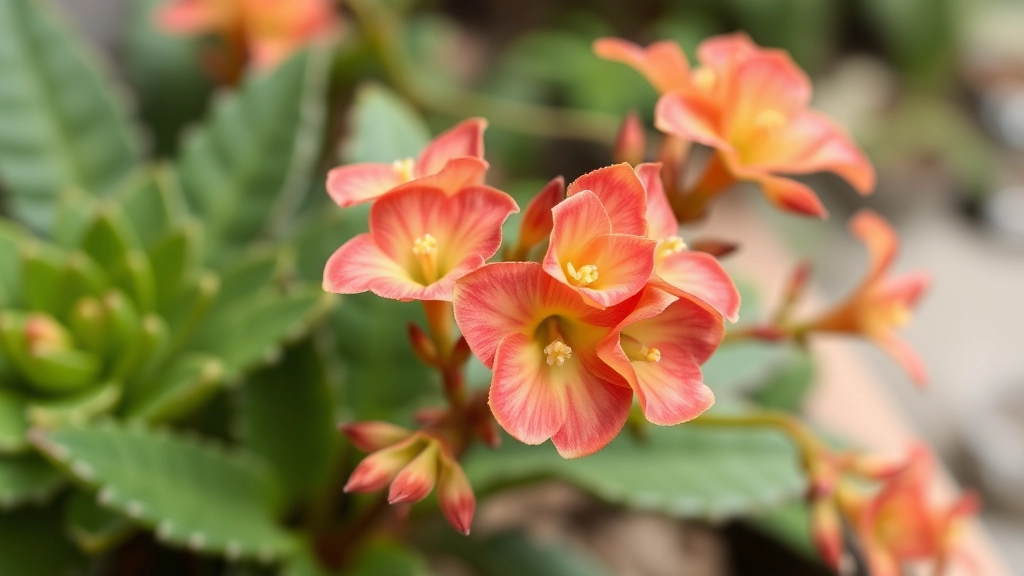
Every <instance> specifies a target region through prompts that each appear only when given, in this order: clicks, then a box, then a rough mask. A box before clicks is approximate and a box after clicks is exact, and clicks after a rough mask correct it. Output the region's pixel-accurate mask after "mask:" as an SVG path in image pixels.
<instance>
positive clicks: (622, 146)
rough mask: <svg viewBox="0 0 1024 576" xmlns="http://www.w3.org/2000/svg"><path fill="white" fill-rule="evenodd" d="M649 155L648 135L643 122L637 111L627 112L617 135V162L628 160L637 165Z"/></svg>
mask: <svg viewBox="0 0 1024 576" xmlns="http://www.w3.org/2000/svg"><path fill="white" fill-rule="evenodd" d="M646 155H647V135H646V134H645V133H644V127H643V124H641V123H640V117H639V116H637V114H636V112H632V111H631V112H630V113H629V114H626V117H625V118H624V119H623V120H622V126H621V127H620V128H619V133H618V135H617V136H616V137H615V149H614V151H613V156H614V160H615V162H616V163H621V162H627V163H629V164H630V165H631V166H636V165H637V164H641V163H643V161H644V157H645V156H646Z"/></svg>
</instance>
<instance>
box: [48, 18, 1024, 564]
mask: <svg viewBox="0 0 1024 576" xmlns="http://www.w3.org/2000/svg"><path fill="white" fill-rule="evenodd" d="M61 2H62V3H63V4H64V5H65V7H66V8H67V9H68V12H69V13H70V14H71V15H73V17H74V18H75V19H76V20H78V21H79V23H80V25H81V27H83V28H84V29H85V30H86V31H87V32H88V33H89V34H90V35H91V36H93V37H95V38H96V40H97V41H98V42H99V43H101V44H102V46H103V47H104V48H105V50H106V51H107V53H108V54H109V55H110V56H111V58H112V61H113V62H114V63H115V67H116V68H117V70H118V71H119V72H120V73H121V75H122V76H123V77H124V78H125V79H126V80H127V81H130V82H131V83H132V84H134V87H135V89H136V91H137V92H138V93H139V94H140V102H139V106H140V114H141V115H142V116H144V117H146V118H147V119H148V120H149V123H150V124H151V125H152V126H154V127H155V128H156V129H155V131H154V140H153V144H154V146H155V147H156V149H157V150H159V151H165V152H169V151H172V150H173V149H174V146H175V142H176V136H177V135H176V133H174V131H165V130H162V129H161V128H160V127H161V126H162V125H165V124H166V125H169V126H173V125H176V124H177V123H178V119H181V118H196V117H199V116H201V114H202V111H203V107H204V104H203V103H204V102H205V97H206V95H207V93H208V91H209V86H207V85H205V84H204V83H203V82H202V80H201V79H199V78H197V77H195V75H194V74H188V73H183V72H181V70H183V69H184V68H182V69H177V68H174V67H170V68H168V69H166V70H158V71H152V70H150V71H145V70H139V69H138V67H137V66H135V65H134V62H133V51H132V50H131V49H128V48H126V47H138V46H148V47H149V48H150V49H154V50H165V51H167V52H168V53H169V54H172V55H173V56H176V57H179V59H180V60H181V61H187V59H188V58H189V57H191V56H192V54H191V53H189V52H188V51H187V50H185V49H183V48H182V47H180V46H178V45H176V44H174V43H169V42H166V41H165V40H164V39H161V38H159V37H156V36H155V35H154V34H153V33H151V32H150V33H145V32H140V33H138V37H135V38H125V37H124V36H123V35H122V34H121V31H122V30H123V29H124V22H125V21H126V20H130V19H141V20H140V21H142V20H145V18H146V16H145V15H146V14H147V11H148V8H149V7H150V6H152V5H153V4H154V1H153V0H138V2H128V1H126V0H61ZM389 3H390V4H393V5H398V6H409V7H411V9H412V11H411V16H410V19H409V34H408V36H407V38H406V41H407V42H408V43H409V45H411V46H412V47H413V48H414V51H413V53H414V54H415V57H416V58H417V63H418V65H417V67H416V69H415V70H411V71H409V75H410V78H408V79H407V80H408V81H409V82H410V84H411V85H413V86H416V87H417V90H422V91H423V94H441V95H442V96H436V95H435V96H424V99H425V100H427V101H430V102H432V103H433V104H437V106H435V107H436V108H442V110H441V111H440V113H438V114H434V115H432V116H431V120H432V122H435V123H436V126H435V127H443V126H446V125H449V124H451V123H452V122H453V121H454V120H455V117H456V116H457V115H460V114H465V115H469V114H484V115H488V116H491V117H492V130H491V131H490V133H489V135H488V146H489V151H488V152H489V154H488V155H489V156H490V157H492V158H498V159H500V162H499V165H498V169H499V170H500V171H501V172H503V173H504V174H508V175H515V179H511V180H510V182H509V186H510V187H521V188H522V189H531V187H533V188H532V189H537V187H538V183H539V182H541V181H543V180H546V179H547V178H549V177H550V176H551V175H554V174H557V173H564V174H566V175H567V176H570V177H572V176H574V175H576V174H578V173H581V172H583V171H585V170H588V169H591V168H593V167H595V166H597V165H600V164H605V163H607V162H608V161H609V157H608V149H607V145H603V144H601V143H599V142H598V141H599V140H600V139H601V138H600V137H601V135H608V134H609V130H612V131H613V130H614V127H615V125H616V123H617V121H618V118H619V117H621V115H622V114H623V113H624V112H625V111H626V110H628V109H631V108H632V109H637V110H638V111H639V112H640V113H641V115H642V116H644V117H645V118H646V120H647V122H648V125H649V123H650V119H651V113H652V109H653V105H654V102H655V98H656V97H655V94H654V92H653V91H652V90H651V89H650V88H648V87H647V85H646V83H645V82H643V81H642V80H641V79H640V77H639V76H638V75H636V74H635V73H634V72H632V71H631V70H628V69H627V68H625V67H624V66H620V65H615V64H609V63H603V62H600V61H598V60H597V59H596V58H595V57H593V56H592V55H591V53H590V49H589V45H590V41H591V40H592V39H593V38H595V37H598V36H602V35H611V34H614V35H622V36H626V37H629V38H631V39H634V40H637V41H641V42H648V41H652V40H656V39H660V38H672V39H676V40H678V41H679V42H680V43H681V44H682V45H683V46H684V48H686V49H687V51H688V52H689V53H691V54H692V51H693V47H694V46H695V45H696V43H697V42H698V41H699V40H700V39H701V38H704V37H706V36H708V35H711V34H715V33H720V32H729V31H733V30H738V29H739V30H746V31H747V32H749V33H750V34H751V36H752V37H753V38H754V39H755V40H756V41H757V42H759V43H761V44H765V45H772V46H780V47H783V48H786V49H788V50H790V51H791V52H792V54H793V56H794V57H795V59H796V60H797V61H798V62H799V63H800V64H802V65H803V66H804V67H805V68H806V69H807V70H808V71H809V72H810V73H811V74H812V75H813V76H814V78H815V85H816V105H817V106H818V107H819V108H821V109H823V110H825V111H827V112H829V113H830V114H832V115H834V116H835V117H837V118H838V119H839V120H840V121H841V122H842V123H843V124H845V125H846V126H847V127H848V128H849V129H850V130H851V131H852V132H853V133H854V135H855V136H856V138H857V139H858V140H859V141H860V142H862V143H863V144H864V146H865V147H866V149H867V150H868V152H869V154H870V156H871V157H872V159H873V161H874V162H875V163H876V165H877V166H878V169H879V172H880V176H881V178H880V185H879V190H878V192H877V193H876V195H875V196H874V197H872V198H870V199H867V200H864V199H861V198H859V197H856V195H854V194H853V193H852V192H851V191H850V190H848V189H846V188H845V186H843V185H842V183H840V182H839V181H838V180H837V179H834V178H827V177H824V178H820V179H816V182H817V184H818V188H819V189H821V190H822V195H823V197H824V199H825V203H826V205H828V206H829V207H830V209H831V210H832V213H833V218H832V219H831V220H830V221H829V222H825V223H821V222H809V221H806V220H801V219H798V218H794V217H790V216H785V215H775V214H771V213H770V212H769V211H767V210H764V212H765V214H766V215H767V217H768V218H770V219H771V221H772V223H773V225H774V227H775V228H776V230H778V233H779V234H780V235H781V236H782V237H784V238H785V240H786V242H787V244H788V245H789V246H790V247H791V249H792V250H793V251H794V252H795V253H798V254H801V255H804V256H806V257H808V258H810V259H811V260H813V261H814V263H815V265H816V267H815V269H816V272H817V281H818V288H819V291H820V293H821V295H822V296H823V298H825V299H832V298H838V297H839V296H841V295H842V294H843V292H844V291H845V290H846V289H848V288H849V287H850V286H851V285H852V284H853V283H855V282H856V281H857V278H858V276H859V275H860V274H861V272H862V263H863V254H862V251H861V250H862V248H861V247H860V246H859V245H857V244H856V243H855V242H853V241H852V239H851V238H850V237H849V236H848V235H847V234H846V232H845V229H844V221H845V219H846V217H847V216H848V215H849V214H851V213H852V212H853V211H854V210H856V209H857V208H858V207H861V206H865V205H867V206H871V207H874V208H875V209H877V210H879V211H881V212H882V213H883V214H885V215H886V216H888V217H889V218H891V219H892V220H893V222H894V223H895V224H896V226H897V227H898V229H899V230H900V232H901V234H902V237H903V252H902V256H901V258H900V261H899V264H898V267H899V269H900V270H911V269H919V268H920V269H928V270H930V271H931V272H932V273H933V274H934V278H935V286H934V289H933V290H932V291H931V293H930V294H929V295H928V297H927V299H926V300H925V302H924V304H923V306H922V308H921V309H920V312H919V314H918V315H917V317H916V318H915V319H914V322H913V323H912V325H911V326H910V327H909V329H908V330H907V332H906V335H907V338H908V339H909V340H910V341H911V342H912V343H913V345H914V346H915V347H916V348H917V349H918V350H919V351H920V352H921V354H922V356H923V357H924V359H925V361H926V363H927V364H928V366H929V367H930V370H931V373H932V385H931V388H930V390H928V391H927V392H921V391H918V390H915V389H913V388H912V387H911V386H910V385H909V383H908V382H907V379H906V378H905V377H904V376H903V374H901V373H900V372H899V370H898V369H897V368H896V367H895V366H894V365H893V364H891V363H890V362H889V361H888V359H886V358H884V357H883V356H882V355H881V353H879V352H877V351H875V350H873V349H869V348H868V347H866V346H864V347H863V348H864V350H863V357H864V358H865V359H866V360H867V361H868V362H869V363H870V364H871V367H872V368H873V370H874V371H875V373H876V374H878V376H879V379H880V380H881V381H882V382H884V383H885V384H886V386H887V391H888V392H889V393H890V394H891V396H892V397H893V398H895V399H896V401H897V402H898V404H899V406H900V407H901V408H902V410H903V413H904V414H905V415H906V417H907V418H908V419H909V420H910V422H911V424H912V425H913V426H914V427H915V428H916V429H917V430H918V431H919V432H920V433H921V435H923V436H924V437H925V438H927V439H928V440H929V441H930V442H931V443H932V444H933V445H934V446H935V447H936V449H937V450H938V451H939V452H940V454H941V455H942V456H943V458H944V459H945V461H946V462H947V463H948V464H949V465H950V466H951V468H952V469H953V471H954V472H955V473H956V475H957V477H958V478H959V479H960V480H961V481H962V482H963V483H965V484H967V485H974V486H979V487H980V488H981V489H982V490H983V493H984V495H985V498H986V501H987V504H988V507H987V510H986V512H985V520H986V523H987V525H988V527H989V529H990V531H991V533H992V535H993V537H994V539H995V540H996V542H997V544H999V546H1000V548H1001V549H1002V552H1003V553H1004V555H1005V556H1006V558H1007V560H1008V561H1009V563H1010V564H1011V566H1012V567H1013V569H1014V570H1015V571H1016V572H1018V573H1024V545H1022V544H1024V336H1022V335H1021V329H1022V326H1024V302H1022V300H1024V298H1022V296H1024V163H1022V162H1021V160H1022V157H1024V33H1022V32H1021V31H1022V30H1024V2H1020V1H1011V0H690V1H683V0H678V1H674V2H673V1H668V0H661V1H655V0H632V1H629V2H623V1H620V2H613V1H611V0H573V1H564V2H551V1H549V0H448V1H443V0H438V1H428V2H423V3H419V4H416V5H415V6H412V0H390V1H389ZM169 61H173V58H171V59H170V60H169ZM392 80H393V79H392ZM160 82H174V83H176V85H177V86H179V88H180V89H181V90H183V91H184V93H185V94H186V95H189V96H187V97H179V98H176V100H175V101H173V102H167V101H162V100H161V99H160V94H159V88H158V86H159V85H160ZM467 87H468V88H472V89H473V90H475V91H479V92H483V93H489V94H492V95H496V96H498V97H500V98H503V99H516V100H523V101H528V102H536V103H544V104H549V105H558V106H565V107H569V108H573V109H578V110H585V111H590V112H592V114H589V115H583V116H581V117H580V120H579V122H578V123H577V124H580V126H577V127H576V128H577V131H576V134H577V135H578V134H579V133H584V135H586V136H587V138H585V139H584V141H581V140H579V139H578V138H576V137H573V136H572V135H570V134H565V135H564V137H561V138H560V137H550V136H552V135H551V134H546V135H544V136H543V137H538V135H536V134H523V133H522V128H523V127H522V126H520V127H515V126H512V127H513V128H518V129H513V130H509V129H508V128H509V127H510V126H509V124H510V122H507V121H502V120H501V119H500V118H495V117H493V115H492V113H493V114H497V112H496V110H498V108H500V107H496V106H495V103H494V102H491V101H489V100H487V99H486V98H476V99H469V100H465V101H463V100H457V101H455V100H453V101H450V102H449V105H448V106H447V108H448V109H447V110H445V109H443V108H444V107H445V104H444V102H440V103H439V102H437V101H438V100H445V96H443V95H444V94H447V93H448V91H450V90H453V89H454V90H462V89H463V88H467ZM541 124H543V123H541ZM542 128H543V126H542ZM527 130H531V129H530V128H527ZM534 131H536V130H534ZM541 131H544V130H541ZM552 131H557V130H554V129H552ZM586 140H590V141H586ZM750 201H751V202H753V203H755V204H757V203H759V202H760V200H759V199H758V198H757V197H756V196H755V195H750ZM782 273H783V271H780V274H782ZM871 425H872V421H871V414H865V415H864V426H871Z"/></svg>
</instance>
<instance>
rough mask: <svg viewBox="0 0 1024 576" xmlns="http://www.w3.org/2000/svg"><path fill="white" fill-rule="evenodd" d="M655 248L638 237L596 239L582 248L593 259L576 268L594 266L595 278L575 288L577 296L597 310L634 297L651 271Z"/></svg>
mask: <svg viewBox="0 0 1024 576" xmlns="http://www.w3.org/2000/svg"><path fill="white" fill-rule="evenodd" d="M655 246H657V242H655V241H654V240H651V239H649V238H643V237H640V236H630V235H628V234H605V235H603V236H598V237H597V238H595V239H594V240H592V241H591V242H590V243H588V244H587V246H586V248H585V253H586V254H592V255H593V256H592V257H591V258H584V259H583V260H581V261H580V262H581V263H580V264H579V265H584V264H593V265H596V266H597V270H598V278H597V280H596V281H594V282H593V283H592V284H589V285H587V286H583V287H580V288H578V290H579V292H580V294H581V295H582V296H583V297H584V299H585V300H586V301H587V302H588V303H589V304H591V305H593V306H598V307H601V308H607V307H609V306H615V305H616V304H620V303H622V302H625V301H626V300H628V299H629V298H630V297H632V296H634V295H636V294H637V293H638V292H640V291H641V290H643V288H644V286H646V285H647V281H648V280H650V278H651V273H652V272H653V271H654V248H655ZM545 269H547V260H546V259H545ZM562 277H563V278H564V272H563V276H562Z"/></svg>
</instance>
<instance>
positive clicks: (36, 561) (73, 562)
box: [0, 505, 87, 576]
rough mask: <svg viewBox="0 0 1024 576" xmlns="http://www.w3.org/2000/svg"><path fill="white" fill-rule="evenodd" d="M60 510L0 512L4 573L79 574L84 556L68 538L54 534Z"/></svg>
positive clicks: (30, 575) (13, 575) (57, 531)
mask: <svg viewBox="0 0 1024 576" xmlns="http://www.w3.org/2000/svg"><path fill="white" fill-rule="evenodd" d="M63 529H64V527H63V518H62V517H61V509H60V507H59V506H57V505H50V506H47V507H46V508H42V509H40V508H23V509H21V510H16V511H15V512H13V513H10V514H0V558H3V569H4V576H59V575H64V574H80V573H82V571H83V570H84V569H85V567H86V566H87V562H86V560H85V558H83V557H82V555H81V553H79V552H78V550H77V549H75V546H74V545H73V544H72V543H71V541H70V540H68V539H66V538H61V537H59V536H57V537H55V535H57V534H60V533H61V532H62V531H63Z"/></svg>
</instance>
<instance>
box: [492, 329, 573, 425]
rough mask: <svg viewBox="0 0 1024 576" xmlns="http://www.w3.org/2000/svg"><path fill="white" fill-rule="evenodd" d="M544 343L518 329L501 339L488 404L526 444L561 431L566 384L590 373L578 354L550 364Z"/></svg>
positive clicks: (565, 407)
mask: <svg viewBox="0 0 1024 576" xmlns="http://www.w3.org/2000/svg"><path fill="white" fill-rule="evenodd" d="M543 347H544V345H543V344H540V343H538V342H536V341H535V340H533V339H532V338H530V337H529V336H526V335H525V334H519V333H515V334H510V335H509V336H507V337H506V338H504V339H503V340H502V341H501V343H500V344H499V345H498V349H497V352H496V353H495V355H494V375H493V377H492V379H491V390H490V396H489V398H488V404H490V406H491V411H492V412H493V413H494V418H495V420H497V421H498V424H500V425H501V427H502V428H504V429H505V431H506V432H508V433H509V434H511V435H512V437H513V438H515V439H516V440H519V441H520V442H523V443H524V444H540V443H542V442H544V441H545V440H547V439H548V438H551V436H553V435H554V434H555V433H556V432H558V430H559V429H560V428H561V427H562V424H563V422H565V418H566V413H567V396H566V393H565V387H566V386H567V384H568V382H569V381H571V380H574V379H582V378H585V377H586V375H587V374H589V373H588V372H587V371H586V370H584V369H583V367H582V364H581V363H580V360H579V359H578V358H569V360H568V361H567V362H566V363H565V364H564V365H562V366H549V365H547V363H546V362H545V355H544V351H543Z"/></svg>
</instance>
